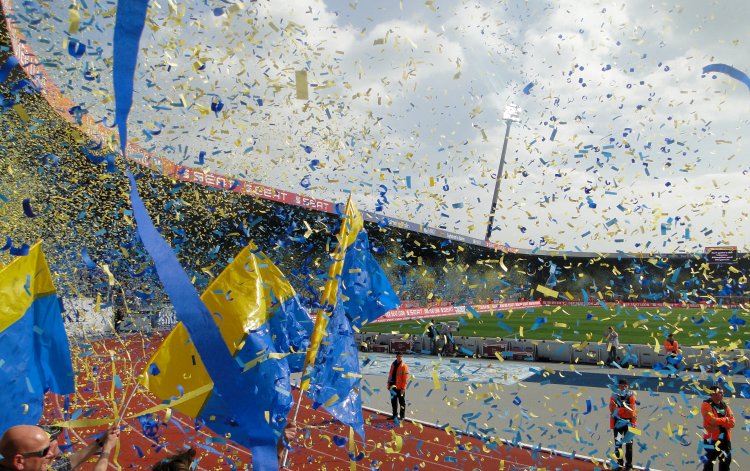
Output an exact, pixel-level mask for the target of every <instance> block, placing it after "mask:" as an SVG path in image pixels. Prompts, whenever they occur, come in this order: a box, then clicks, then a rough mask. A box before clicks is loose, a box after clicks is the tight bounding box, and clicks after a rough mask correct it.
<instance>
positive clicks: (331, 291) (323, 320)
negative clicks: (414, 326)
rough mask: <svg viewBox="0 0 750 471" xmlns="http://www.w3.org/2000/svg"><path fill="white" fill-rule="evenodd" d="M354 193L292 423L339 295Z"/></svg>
mask: <svg viewBox="0 0 750 471" xmlns="http://www.w3.org/2000/svg"><path fill="white" fill-rule="evenodd" d="M352 204H353V203H352V195H351V193H349V199H348V200H347V201H346V207H345V208H344V217H343V220H342V221H341V228H340V229H339V234H338V241H339V245H338V247H336V251H335V252H334V255H333V263H331V266H330V267H329V268H328V280H327V281H326V286H325V289H324V290H323V296H322V301H323V302H322V303H321V307H320V308H319V309H318V315H317V318H316V319H315V327H314V328H313V332H312V335H311V336H310V347H308V349H307V355H306V356H305V364H304V367H303V369H302V377H301V379H300V386H299V397H298V398H297V404H296V406H295V408H294V416H293V417H292V424H296V423H297V417H298V416H299V409H300V405H301V404H302V395H303V394H304V393H305V391H307V390H308V389H309V388H310V378H308V377H307V376H308V374H309V370H310V369H311V368H312V366H313V365H315V359H316V358H317V356H318V349H319V347H320V343H321V342H322V341H323V337H325V331H326V327H327V326H328V321H329V318H330V316H331V315H332V314H333V309H334V308H335V307H336V297H337V295H338V288H339V280H338V279H337V276H338V275H340V274H341V270H342V269H343V266H344V257H345V255H346V249H347V243H346V242H347V239H348V235H349V233H350V232H351V230H352V222H353V221H351V220H350V217H349V216H350V214H351V211H349V208H350V207H351V205H352ZM327 307H330V314H329V313H328V312H326V309H325V308H327ZM288 457H289V450H288V449H286V450H284V459H283V461H282V463H281V466H282V467H284V466H286V461H287V458H288Z"/></svg>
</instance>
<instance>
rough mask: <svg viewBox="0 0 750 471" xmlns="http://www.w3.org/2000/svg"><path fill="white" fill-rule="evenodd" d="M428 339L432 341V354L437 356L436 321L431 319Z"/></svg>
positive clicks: (428, 326)
mask: <svg viewBox="0 0 750 471" xmlns="http://www.w3.org/2000/svg"><path fill="white" fill-rule="evenodd" d="M426 332H427V337H429V339H430V354H431V355H437V336H438V333H437V328H436V327H435V320H434V319H430V323H429V324H428V325H427V329H426Z"/></svg>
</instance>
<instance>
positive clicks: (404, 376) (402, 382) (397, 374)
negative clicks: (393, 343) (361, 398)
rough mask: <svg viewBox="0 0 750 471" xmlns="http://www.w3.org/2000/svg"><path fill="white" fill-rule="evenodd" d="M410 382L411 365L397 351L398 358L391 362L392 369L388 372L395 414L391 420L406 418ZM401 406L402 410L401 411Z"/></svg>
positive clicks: (389, 389)
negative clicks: (407, 389) (407, 388)
mask: <svg viewBox="0 0 750 471" xmlns="http://www.w3.org/2000/svg"><path fill="white" fill-rule="evenodd" d="M408 384H409V367H408V366H406V363H404V361H403V357H402V355H401V353H400V352H399V353H396V360H395V361H394V362H393V363H391V370H390V371H389V372H388V391H389V392H390V393H391V408H392V409H393V414H392V415H391V420H396V418H397V417H398V418H400V419H401V420H404V417H405V416H406V386H407V385H408ZM399 406H401V407H400V409H401V410H400V411H399Z"/></svg>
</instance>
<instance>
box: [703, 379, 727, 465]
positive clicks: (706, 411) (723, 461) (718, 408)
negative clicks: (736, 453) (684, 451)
mask: <svg viewBox="0 0 750 471" xmlns="http://www.w3.org/2000/svg"><path fill="white" fill-rule="evenodd" d="M710 391H711V392H710V396H709V398H708V399H706V400H705V401H703V404H701V415H702V416H703V429H704V433H703V447H704V448H705V450H706V457H705V464H704V465H703V470H704V471H713V469H714V463H718V464H719V471H729V465H730V464H731V463H732V429H733V428H734V413H732V408H731V407H729V404H727V403H726V402H724V390H723V389H722V388H721V386H719V385H715V386H712V387H711V388H710Z"/></svg>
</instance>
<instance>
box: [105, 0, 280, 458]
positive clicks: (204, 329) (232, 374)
mask: <svg viewBox="0 0 750 471" xmlns="http://www.w3.org/2000/svg"><path fill="white" fill-rule="evenodd" d="M147 9H148V0H118V2H117V18H116V20H115V34H114V41H113V42H114V64H113V71H114V79H113V82H114V87H115V123H116V124H117V127H118V132H119V135H120V146H121V150H122V154H123V156H124V157H125V156H126V155H127V152H126V149H127V120H128V115H129V114H130V108H131V107H132V104H133V80H134V76H135V66H136V63H137V59H138V49H139V43H140V38H141V33H142V32H143V26H144V23H145V21H146V11H147ZM126 175H127V177H128V180H129V181H130V200H131V204H132V207H133V214H134V216H135V220H136V223H137V231H138V235H139V236H140V237H141V240H142V242H143V245H144V246H145V247H146V250H147V251H148V253H149V255H151V257H152V258H153V260H154V265H155V267H156V272H157V274H158V276H159V279H160V280H161V282H162V284H163V285H164V288H165V290H166V292H167V294H168V295H169V298H170V300H171V301H172V304H173V305H174V308H175V312H176V313H177V317H178V318H179V320H180V321H182V322H183V324H184V325H185V327H186V328H187V330H188V333H189V334H190V337H191V340H192V341H193V344H194V345H195V348H196V349H197V351H198V354H199V355H200V356H201V359H202V360H203V362H204V365H205V367H206V370H207V372H208V373H209V376H210V377H211V379H212V380H213V381H214V390H213V393H212V396H211V399H212V400H216V401H223V402H224V403H225V404H227V405H232V404H234V405H236V406H237V407H236V409H234V410H233V412H235V414H234V420H235V421H236V422H237V423H238V425H239V424H241V425H242V427H243V431H245V432H246V433H247V434H248V435H249V436H250V439H251V440H250V443H247V445H249V446H250V450H251V452H252V455H253V465H254V468H257V469H259V470H261V471H263V470H271V469H273V470H276V469H278V461H277V458H276V439H277V438H276V437H277V435H278V434H280V433H281V430H280V429H279V430H275V429H274V428H272V425H271V424H269V423H268V422H266V420H265V413H264V411H263V407H257V408H256V407H242V405H243V404H247V403H248V400H249V401H253V397H252V394H251V391H256V390H258V389H260V388H259V385H258V384H254V383H253V381H252V377H251V376H249V375H241V374H240V369H239V367H238V365H237V362H236V361H235V360H234V359H233V358H232V355H231V353H230V352H229V349H228V348H227V346H226V343H225V342H224V339H223V337H222V336H221V333H220V331H219V329H218V328H217V326H216V323H215V322H214V321H213V318H212V316H211V313H210V312H209V311H208V309H207V308H206V306H205V305H204V304H203V302H202V301H201V299H200V297H199V296H198V293H197V292H196V291H195V287H194V286H193V285H192V283H191V282H190V278H189V277H188V275H187V274H186V273H185V270H184V269H183V268H182V266H181V265H180V263H179V262H178V260H177V257H176V255H175V253H174V251H173V250H172V248H171V247H170V246H169V244H168V243H167V242H166V241H165V240H164V238H163V237H162V236H161V235H160V234H159V232H158V231H157V230H156V227H155V226H154V223H153V221H152V220H151V218H150V216H149V215H148V212H147V211H146V207H145V206H144V204H143V201H142V200H141V197H140V195H139V194H138V187H137V185H136V182H135V177H134V176H133V174H132V173H131V172H130V170H127V171H126ZM248 396H250V397H248ZM259 402H262V401H259ZM274 425H276V426H277V427H278V426H279V423H278V422H275V423H274ZM283 425H284V424H283V421H282V422H281V424H280V426H281V427H283ZM206 448H208V447H206Z"/></svg>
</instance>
